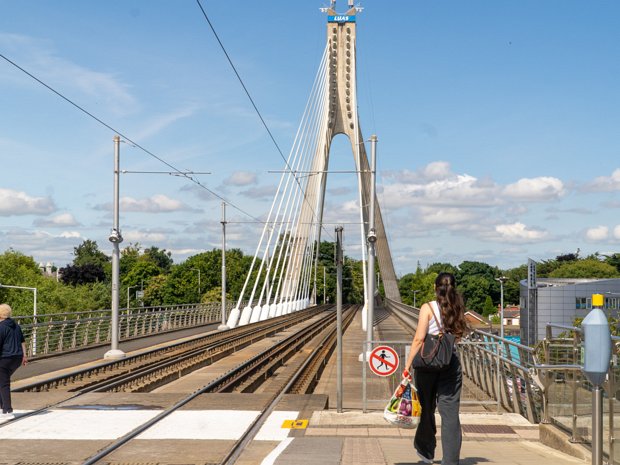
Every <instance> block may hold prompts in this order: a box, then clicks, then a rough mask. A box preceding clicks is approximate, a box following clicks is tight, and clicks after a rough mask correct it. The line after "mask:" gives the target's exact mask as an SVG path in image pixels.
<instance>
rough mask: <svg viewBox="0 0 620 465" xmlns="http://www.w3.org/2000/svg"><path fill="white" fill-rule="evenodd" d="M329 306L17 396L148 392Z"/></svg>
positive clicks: (73, 375)
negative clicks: (54, 392)
mask: <svg viewBox="0 0 620 465" xmlns="http://www.w3.org/2000/svg"><path fill="white" fill-rule="evenodd" d="M328 308H329V307H328V306H319V307H315V308H311V309H306V310H302V311H299V312H295V313H291V314H289V315H285V316H283V317H280V318H277V319H275V320H273V319H272V320H265V321H261V322H258V323H254V324H252V325H247V326H240V327H237V328H234V329H231V330H228V331H224V332H214V333H209V334H207V335H203V336H197V337H194V338H192V339H190V340H188V341H184V342H179V343H174V344H169V345H167V346H165V347H161V348H156V349H152V350H149V351H146V352H143V353H141V354H139V355H134V356H129V357H126V358H124V359H121V360H114V361H106V362H102V363H99V364H97V365H94V366H90V367H87V368H83V369H79V370H75V371H73V372H70V373H66V374H63V375H61V376H56V377H52V378H48V379H45V380H42V381H37V382H34V383H31V384H28V385H24V386H20V387H19V388H18V389H14V391H15V392H40V391H51V390H63V391H68V392H80V393H86V392H107V391H112V392H120V391H124V392H148V391H150V390H152V389H155V388H157V387H159V386H161V385H163V384H165V383H167V382H169V381H170V380H172V379H177V378H179V377H181V376H185V375H187V374H189V373H191V372H192V371H195V370H197V369H199V368H202V367H205V366H207V365H210V364H211V363H213V362H215V361H217V360H219V359H221V358H223V357H226V356H227V355H229V354H230V353H232V352H234V351H237V350H239V349H241V348H243V347H247V346H249V345H250V344H252V343H253V342H256V341H258V340H261V339H263V338H266V337H269V336H272V335H274V334H277V333H278V332H281V331H283V330H285V329H287V328H290V327H293V326H295V325H297V324H299V323H300V322H301V321H304V320H306V319H308V318H309V317H310V316H311V315H313V314H316V313H320V312H321V311H326V310H327V309H328Z"/></svg>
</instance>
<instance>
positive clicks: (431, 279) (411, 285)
mask: <svg viewBox="0 0 620 465" xmlns="http://www.w3.org/2000/svg"><path fill="white" fill-rule="evenodd" d="M442 269H445V268H442ZM437 274H438V273H436V272H435V271H428V270H427V271H422V270H421V269H420V268H418V269H417V270H416V272H415V273H409V274H406V275H405V276H403V277H402V278H400V281H399V282H398V289H399V291H400V296H401V298H402V300H403V302H404V303H406V304H409V305H414V304H415V306H416V307H418V308H419V307H421V306H422V304H423V303H424V302H428V301H430V300H434V299H435V291H434V285H435V278H437ZM414 291H418V292H415V298H414Z"/></svg>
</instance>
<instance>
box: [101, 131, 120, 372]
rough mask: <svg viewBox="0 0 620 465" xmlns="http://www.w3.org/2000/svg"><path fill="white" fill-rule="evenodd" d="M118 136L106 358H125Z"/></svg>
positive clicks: (115, 160) (118, 139)
mask: <svg viewBox="0 0 620 465" xmlns="http://www.w3.org/2000/svg"><path fill="white" fill-rule="evenodd" d="M120 144H121V138H120V136H114V202H113V205H112V208H113V214H112V231H111V232H110V236H109V237H108V240H109V241H110V242H111V243H112V322H111V323H112V324H111V330H112V334H111V341H110V342H111V344H110V350H108V351H107V352H106V353H105V354H104V355H103V357H104V358H106V359H113V360H116V359H121V358H125V352H123V351H122V350H120V349H119V348H118V339H119V337H118V336H119V329H118V328H119V324H118V323H119V321H118V301H119V295H118V294H119V290H120V255H121V254H120V248H119V244H120V243H121V242H123V236H122V234H121V230H120V227H119V225H118V217H119V213H118V211H119V190H120V188H119V173H120Z"/></svg>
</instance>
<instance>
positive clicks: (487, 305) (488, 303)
mask: <svg viewBox="0 0 620 465" xmlns="http://www.w3.org/2000/svg"><path fill="white" fill-rule="evenodd" d="M494 313H497V307H496V306H495V305H493V300H492V299H491V296H490V295H488V296H487V297H486V299H484V306H483V307H482V316H486V317H489V316H490V315H493V314H494Z"/></svg>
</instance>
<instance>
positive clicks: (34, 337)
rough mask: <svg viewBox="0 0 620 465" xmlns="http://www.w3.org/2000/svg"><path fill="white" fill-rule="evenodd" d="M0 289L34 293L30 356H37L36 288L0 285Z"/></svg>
mask: <svg viewBox="0 0 620 465" xmlns="http://www.w3.org/2000/svg"><path fill="white" fill-rule="evenodd" d="M0 287H6V288H9V289H25V290H28V291H34V307H33V310H32V355H37V288H36V287H24V286H9V285H8V284H0Z"/></svg>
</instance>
